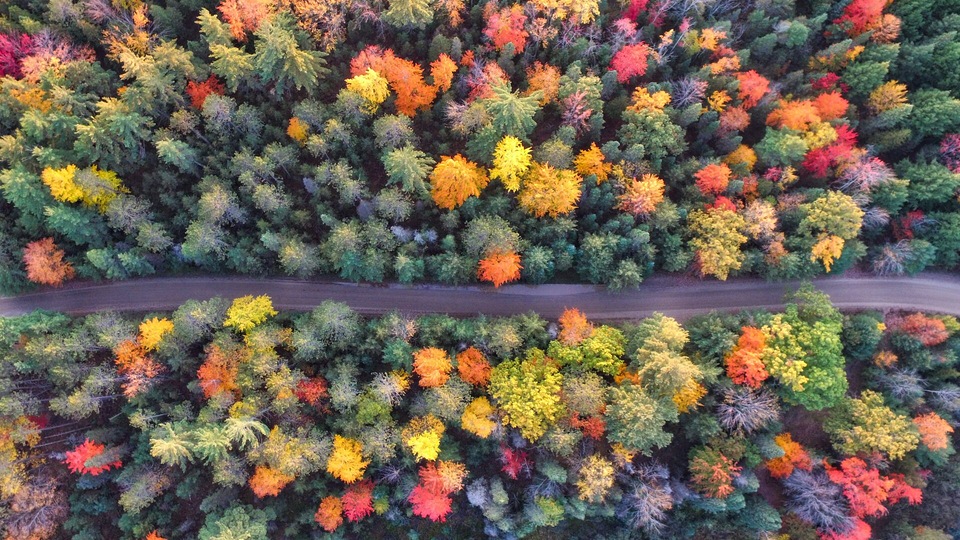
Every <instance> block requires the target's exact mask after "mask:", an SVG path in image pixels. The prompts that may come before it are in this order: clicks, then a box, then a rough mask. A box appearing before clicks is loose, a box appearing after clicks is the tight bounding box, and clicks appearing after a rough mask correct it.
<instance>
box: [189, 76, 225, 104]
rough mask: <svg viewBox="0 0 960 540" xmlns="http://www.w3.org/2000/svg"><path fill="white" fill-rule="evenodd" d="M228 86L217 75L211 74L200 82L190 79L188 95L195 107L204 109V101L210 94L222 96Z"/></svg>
mask: <svg viewBox="0 0 960 540" xmlns="http://www.w3.org/2000/svg"><path fill="white" fill-rule="evenodd" d="M225 90H226V88H225V87H224V86H223V83H222V82H220V80H219V79H217V76H216V75H210V76H209V77H207V80H205V81H203V82H201V83H198V82H196V81H190V82H188V83H187V95H188V96H190V104H191V105H193V108H194V109H202V108H203V102H204V101H206V100H207V96H209V95H210V94H217V95H218V96H222V95H223V92H224V91H225Z"/></svg>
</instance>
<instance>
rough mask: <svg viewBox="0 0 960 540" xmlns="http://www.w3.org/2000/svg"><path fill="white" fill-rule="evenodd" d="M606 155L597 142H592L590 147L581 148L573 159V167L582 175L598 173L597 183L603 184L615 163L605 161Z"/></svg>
mask: <svg viewBox="0 0 960 540" xmlns="http://www.w3.org/2000/svg"><path fill="white" fill-rule="evenodd" d="M604 159H606V156H604V155H603V152H601V151H600V148H598V147H597V143H591V144H590V148H587V149H585V150H581V151H580V153H579V154H577V157H576V159H574V160H573V167H574V169H575V170H576V171H577V174H579V175H580V176H588V175H591V174H593V175H596V177H597V183H598V184H602V183H604V182H606V181H607V178H609V177H610V172H611V171H613V164H612V163H607V162H605V161H604Z"/></svg>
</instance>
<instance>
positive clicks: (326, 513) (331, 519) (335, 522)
mask: <svg viewBox="0 0 960 540" xmlns="http://www.w3.org/2000/svg"><path fill="white" fill-rule="evenodd" d="M313 519H314V520H315V521H316V522H317V523H319V524H320V526H321V527H323V530H325V531H327V532H333V531H335V530H337V527H339V526H340V525H342V524H343V503H342V502H341V501H340V497H334V496H333V495H330V496H328V497H324V498H323V500H322V501H320V507H319V508H317V513H316V514H314V515H313Z"/></svg>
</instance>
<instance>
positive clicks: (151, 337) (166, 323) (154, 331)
mask: <svg viewBox="0 0 960 540" xmlns="http://www.w3.org/2000/svg"><path fill="white" fill-rule="evenodd" d="M172 331H173V321H171V320H170V319H167V318H166V317H164V318H162V319H158V318H157V317H154V318H152V319H148V320H146V321H143V322H142V323H140V337H139V338H138V339H137V340H138V341H139V342H140V345H142V346H143V348H144V349H146V350H148V351H153V350H156V348H157V346H158V345H160V341H161V340H162V339H163V336H165V335H167V334H169V333H170V332H172Z"/></svg>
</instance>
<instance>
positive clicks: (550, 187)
mask: <svg viewBox="0 0 960 540" xmlns="http://www.w3.org/2000/svg"><path fill="white" fill-rule="evenodd" d="M582 184H583V178H581V177H580V175H578V174H577V173H575V172H573V171H570V170H566V169H564V170H557V169H554V168H553V167H551V166H550V165H547V164H545V163H535V164H534V165H533V167H532V168H531V169H530V174H529V175H528V176H527V179H526V181H525V182H524V183H523V189H521V191H520V195H519V197H517V199H518V201H519V203H520V207H521V208H523V209H524V210H526V211H527V212H529V213H531V214H533V215H534V216H536V217H543V216H550V217H557V216H560V215H563V214H567V213H569V212H572V211H573V210H574V209H575V208H576V207H577V201H579V200H580V186H581V185H582Z"/></svg>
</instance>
